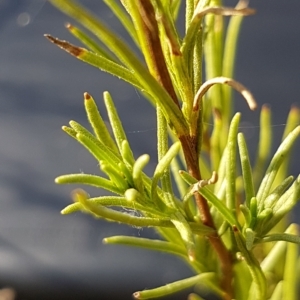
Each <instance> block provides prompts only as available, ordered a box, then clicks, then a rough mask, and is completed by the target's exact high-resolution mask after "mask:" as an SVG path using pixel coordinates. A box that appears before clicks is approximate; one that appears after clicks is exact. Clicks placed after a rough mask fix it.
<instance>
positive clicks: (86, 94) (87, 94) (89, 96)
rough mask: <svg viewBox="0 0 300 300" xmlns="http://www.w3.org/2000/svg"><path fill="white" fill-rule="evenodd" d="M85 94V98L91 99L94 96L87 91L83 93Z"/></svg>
mask: <svg viewBox="0 0 300 300" xmlns="http://www.w3.org/2000/svg"><path fill="white" fill-rule="evenodd" d="M83 96H84V100H90V99H91V98H92V96H91V95H90V94H89V93H87V92H85V93H84V94H83Z"/></svg>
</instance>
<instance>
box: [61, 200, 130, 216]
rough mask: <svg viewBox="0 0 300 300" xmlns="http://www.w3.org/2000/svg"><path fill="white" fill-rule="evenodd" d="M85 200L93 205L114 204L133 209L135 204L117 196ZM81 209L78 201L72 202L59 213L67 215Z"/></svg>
mask: <svg viewBox="0 0 300 300" xmlns="http://www.w3.org/2000/svg"><path fill="white" fill-rule="evenodd" d="M87 201H90V202H93V203H94V204H95V205H103V206H115V207H122V208H124V209H135V206H134V205H133V203H132V202H130V201H128V200H127V199H126V198H125V197H119V196H101V197H96V198H89V199H88V200H87ZM82 209H83V206H82V205H81V203H80V202H75V203H72V204H70V205H68V206H66V207H65V208H64V209H63V210H62V211H61V214H63V215H68V214H71V213H74V212H77V211H80V210H82Z"/></svg>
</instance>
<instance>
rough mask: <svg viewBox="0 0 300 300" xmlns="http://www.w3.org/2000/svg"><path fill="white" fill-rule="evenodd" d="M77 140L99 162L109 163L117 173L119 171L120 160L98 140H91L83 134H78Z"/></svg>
mask: <svg viewBox="0 0 300 300" xmlns="http://www.w3.org/2000/svg"><path fill="white" fill-rule="evenodd" d="M76 137H77V140H78V141H79V142H80V143H81V144H82V145H83V146H84V147H85V148H86V149H87V150H88V151H89V152H90V153H91V154H92V155H93V156H94V157H95V158H96V159H97V160H98V161H101V160H103V161H107V162H109V165H110V166H111V167H113V168H114V169H115V170H116V171H118V170H119V165H118V164H119V162H120V159H119V158H118V157H117V156H116V155H115V154H114V153H113V152H112V151H111V150H110V149H109V148H107V147H105V146H104V145H103V144H102V143H100V142H99V141H98V140H97V139H96V138H90V136H86V135H84V134H82V133H77V135H76Z"/></svg>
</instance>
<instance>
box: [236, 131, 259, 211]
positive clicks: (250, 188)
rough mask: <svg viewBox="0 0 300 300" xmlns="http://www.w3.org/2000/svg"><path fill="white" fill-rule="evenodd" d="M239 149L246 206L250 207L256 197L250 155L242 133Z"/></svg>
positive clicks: (239, 136) (240, 134) (239, 137)
mask: <svg viewBox="0 0 300 300" xmlns="http://www.w3.org/2000/svg"><path fill="white" fill-rule="evenodd" d="M238 147H239V151H240V159H241V165H242V172H243V184H244V188H245V196H246V200H245V201H246V206H247V207H250V201H251V198H252V197H254V196H255V190H254V184H253V177H252V169H251V163H250V158H249V154H248V149H247V144H246V141H245V138H244V135H243V134H242V133H239V134H238Z"/></svg>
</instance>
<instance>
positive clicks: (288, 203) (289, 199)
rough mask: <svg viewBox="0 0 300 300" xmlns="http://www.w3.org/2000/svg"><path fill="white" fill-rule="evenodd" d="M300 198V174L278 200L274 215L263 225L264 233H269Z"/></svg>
mask: <svg viewBox="0 0 300 300" xmlns="http://www.w3.org/2000/svg"><path fill="white" fill-rule="evenodd" d="M299 200H300V175H299V176H298V178H297V179H296V180H295V181H294V183H293V185H292V186H291V187H290V188H289V189H288V190H287V191H286V192H285V193H284V194H283V195H282V196H281V197H280V198H279V200H277V202H276V204H275V206H274V207H273V217H272V218H271V219H270V220H269V221H268V223H267V224H265V226H264V227H263V230H264V231H263V232H262V233H264V234H266V233H268V232H269V231H270V230H271V229H272V228H273V227H274V226H275V225H276V224H277V223H278V222H279V221H280V220H281V219H282V218H283V217H284V216H285V215H286V214H287V213H288V212H290V211H291V210H292V208H293V207H294V206H295V205H296V204H297V202H298V201H299Z"/></svg>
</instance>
